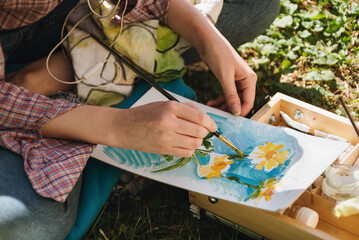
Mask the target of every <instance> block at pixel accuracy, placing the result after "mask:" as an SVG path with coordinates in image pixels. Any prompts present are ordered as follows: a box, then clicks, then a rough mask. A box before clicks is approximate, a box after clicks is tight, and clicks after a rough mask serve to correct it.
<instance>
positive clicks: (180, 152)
mask: <svg viewBox="0 0 359 240" xmlns="http://www.w3.org/2000/svg"><path fill="white" fill-rule="evenodd" d="M193 153H194V149H186V148H180V147H172V148H171V149H169V151H168V152H164V153H160V154H169V155H173V156H176V157H191V156H192V154H193Z"/></svg>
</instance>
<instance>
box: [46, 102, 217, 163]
mask: <svg viewBox="0 0 359 240" xmlns="http://www.w3.org/2000/svg"><path fill="white" fill-rule="evenodd" d="M216 130H217V126H216V124H215V122H214V121H213V120H212V119H211V118H210V117H209V116H208V115H207V114H206V113H204V112H202V111H201V110H200V109H199V108H198V107H197V106H196V105H195V104H193V103H179V102H175V101H164V102H153V103H149V104H146V105H143V106H139V107H134V108H130V109H117V108H111V107H99V106H89V105H84V106H80V107H77V108H74V109H72V110H70V111H68V112H66V113H64V114H62V115H60V116H57V117H55V118H53V119H51V120H50V121H48V122H47V123H46V124H45V125H44V126H43V127H42V128H41V132H42V136H43V137H52V138H63V139H69V140H77V141H82V142H88V143H94V144H103V145H106V146H111V147H116V148H126V149H134V150H138V151H142V152H149V153H158V154H168V155H174V156H179V157H189V156H191V154H192V153H193V152H194V150H195V149H196V148H198V147H200V146H201V144H202V139H203V138H204V137H205V136H206V135H207V134H208V131H211V132H214V131H216Z"/></svg>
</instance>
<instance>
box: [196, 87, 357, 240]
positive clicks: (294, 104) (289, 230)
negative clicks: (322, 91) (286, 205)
mask: <svg viewBox="0 0 359 240" xmlns="http://www.w3.org/2000/svg"><path fill="white" fill-rule="evenodd" d="M280 111H283V112H285V113H287V114H288V115H289V116H290V117H291V118H292V119H295V120H296V121H298V122H301V123H304V124H306V125H308V126H310V127H312V128H313V129H317V130H320V131H323V132H326V133H329V134H334V135H337V136H340V137H343V138H345V139H347V140H348V141H349V142H350V143H351V144H352V145H354V148H353V149H352V150H351V151H350V152H349V153H348V154H347V155H345V157H343V158H341V163H346V164H351V165H352V164H354V162H355V161H356V159H357V158H358V157H359V140H358V137H357V136H356V134H355V131H354V129H353V127H352V125H351V124H350V121H349V120H348V119H346V118H344V117H341V116H338V115H336V114H334V113H331V112H328V111H326V110H323V109H321V108H318V107H315V106H313V105H310V104H307V103H304V102H302V101H299V100H297V99H294V98H292V97H289V96H287V95H284V94H281V93H277V94H276V95H275V96H274V97H273V98H272V99H271V100H270V101H269V102H268V103H267V104H266V105H264V106H263V107H262V108H261V109H260V110H259V111H258V112H257V113H256V114H255V115H254V116H253V117H252V118H251V119H252V120H256V121H259V122H263V123H267V124H272V125H276V126H279V125H286V124H285V122H284V121H283V119H282V118H281V117H280ZM189 201H190V203H192V204H193V205H195V206H197V207H199V208H200V209H203V210H205V211H206V212H208V213H210V214H212V215H214V216H218V217H219V218H221V219H224V220H225V221H227V222H229V223H231V224H235V225H239V226H240V227H241V228H244V229H247V230H249V231H251V232H254V233H256V234H258V235H260V236H263V237H265V238H269V239H296V240H297V239H305V240H309V239H350V240H353V239H359V214H357V215H352V216H349V217H341V218H339V219H337V218H335V217H334V215H333V214H332V213H331V210H332V209H333V207H334V206H335V203H334V202H332V201H330V200H328V199H327V198H325V197H323V196H322V193H321V185H320V184H319V185H317V186H316V187H314V188H311V189H307V190H306V191H305V192H304V193H303V194H302V195H301V196H300V197H299V198H298V199H297V200H296V201H295V202H294V203H293V205H292V206H294V205H299V206H304V207H308V208H311V209H313V210H315V211H317V212H318V214H319V223H318V225H317V227H316V228H312V227H309V226H307V225H305V224H303V223H301V222H299V221H297V220H295V219H293V218H291V217H289V216H287V215H286V214H287V212H288V210H289V209H287V211H285V212H284V213H283V214H276V213H272V212H267V211H264V210H260V209H257V208H252V207H248V206H244V205H241V204H235V203H232V202H228V201H225V200H217V199H214V201H213V198H211V197H209V196H206V195H203V194H198V193H195V192H189Z"/></svg>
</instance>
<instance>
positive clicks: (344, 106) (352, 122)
mask: <svg viewBox="0 0 359 240" xmlns="http://www.w3.org/2000/svg"><path fill="white" fill-rule="evenodd" d="M339 101H340V104H342V107H343V108H344V111H345V113H346V114H347V116H348V118H349V120H350V123H351V124H352V126H353V128H354V130H355V132H356V134H357V136H358V138H359V130H358V127H357V125H356V124H355V122H354V119H353V117H352V115H351V114H350V112H349V111H348V109H347V106H346V105H345V103H344V101H343V99H342V97H341V96H339Z"/></svg>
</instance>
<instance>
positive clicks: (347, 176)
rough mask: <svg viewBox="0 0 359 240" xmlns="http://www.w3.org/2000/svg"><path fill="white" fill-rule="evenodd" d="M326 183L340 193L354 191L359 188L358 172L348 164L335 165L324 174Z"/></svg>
mask: <svg viewBox="0 0 359 240" xmlns="http://www.w3.org/2000/svg"><path fill="white" fill-rule="evenodd" d="M325 176H326V178H327V179H326V181H327V183H328V184H329V185H330V186H332V187H334V188H340V189H341V190H342V191H344V192H346V191H353V190H354V191H355V189H356V188H358V186H359V172H358V171H357V170H355V169H354V168H353V166H351V165H348V164H337V165H333V166H331V167H329V168H328V169H327V170H326V172H325Z"/></svg>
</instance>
